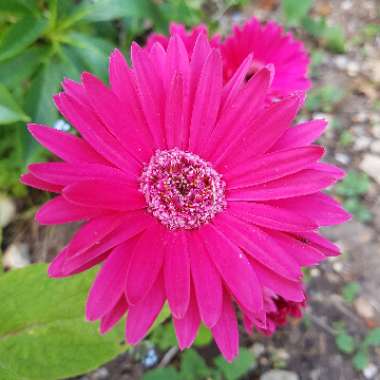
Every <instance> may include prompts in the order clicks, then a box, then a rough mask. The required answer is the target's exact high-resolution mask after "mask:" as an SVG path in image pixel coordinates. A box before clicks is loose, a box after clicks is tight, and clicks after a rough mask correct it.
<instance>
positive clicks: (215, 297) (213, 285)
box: [189, 234, 223, 327]
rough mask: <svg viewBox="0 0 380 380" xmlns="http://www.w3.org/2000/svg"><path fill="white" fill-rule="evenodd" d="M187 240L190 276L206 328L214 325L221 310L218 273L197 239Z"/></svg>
mask: <svg viewBox="0 0 380 380" xmlns="http://www.w3.org/2000/svg"><path fill="white" fill-rule="evenodd" d="M191 235H192V236H190V238H189V249H190V260H191V261H190V262H191V275H192V278H193V281H194V289H195V294H196V298H197V303H198V308H199V314H200V316H201V319H202V321H203V322H204V324H205V325H206V326H208V327H212V326H214V325H215V324H216V322H217V321H218V319H219V317H220V313H221V309H222V297H223V289H222V282H221V278H220V275H219V273H218V272H217V270H216V268H215V267H214V264H213V263H212V262H211V260H210V258H209V256H208V253H207V251H206V250H205V247H204V246H203V244H202V242H201V241H200V240H199V238H198V237H196V236H193V234H191Z"/></svg>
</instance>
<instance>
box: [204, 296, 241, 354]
mask: <svg viewBox="0 0 380 380" xmlns="http://www.w3.org/2000/svg"><path fill="white" fill-rule="evenodd" d="M211 332H212V335H213V337H214V339H215V342H216V344H217V346H218V348H219V350H220V352H221V353H222V354H223V356H224V357H225V359H226V360H227V361H228V362H232V361H233V360H234V358H235V357H236V356H237V355H238V354H239V332H238V324H237V319H236V315H235V311H234V309H233V307H232V304H231V300H230V299H229V296H228V295H227V294H224V297H223V308H222V313H221V316H220V318H219V320H218V322H217V324H216V325H215V326H214V327H213V328H212V329H211Z"/></svg>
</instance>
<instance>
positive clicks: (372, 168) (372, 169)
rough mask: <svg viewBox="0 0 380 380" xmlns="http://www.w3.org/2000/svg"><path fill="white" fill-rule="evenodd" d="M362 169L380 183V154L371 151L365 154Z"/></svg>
mask: <svg viewBox="0 0 380 380" xmlns="http://www.w3.org/2000/svg"><path fill="white" fill-rule="evenodd" d="M360 169H362V170H363V171H364V172H366V173H367V174H368V175H369V176H371V177H372V178H373V179H374V180H375V181H376V182H377V183H379V184H380V156H376V155H374V154H370V153H367V154H365V155H364V158H363V161H362V162H361V163H360Z"/></svg>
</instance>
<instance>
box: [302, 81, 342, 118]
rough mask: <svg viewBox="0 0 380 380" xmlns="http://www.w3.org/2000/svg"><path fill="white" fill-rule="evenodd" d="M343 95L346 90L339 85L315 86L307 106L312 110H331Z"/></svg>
mask: <svg viewBox="0 0 380 380" xmlns="http://www.w3.org/2000/svg"><path fill="white" fill-rule="evenodd" d="M343 97H344V92H343V91H342V89H341V88H339V87H335V86H331V85H326V86H321V87H315V88H313V89H312V90H311V91H310V93H309V95H308V97H307V99H306V104H305V106H306V109H307V110H308V111H310V112H315V111H323V112H331V111H333V109H334V107H335V105H337V104H338V103H339V102H340V101H341V100H342V99H343Z"/></svg>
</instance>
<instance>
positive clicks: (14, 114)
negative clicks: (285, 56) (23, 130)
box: [0, 83, 29, 125]
mask: <svg viewBox="0 0 380 380" xmlns="http://www.w3.org/2000/svg"><path fill="white" fill-rule="evenodd" d="M28 120H29V118H28V116H27V115H25V113H24V112H23V110H22V109H21V108H20V106H19V105H18V104H17V102H16V101H15V100H14V99H13V96H12V95H11V93H10V92H9V91H8V89H7V88H6V87H5V86H4V85H2V84H1V83H0V125H1V124H11V123H15V122H17V121H28Z"/></svg>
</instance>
